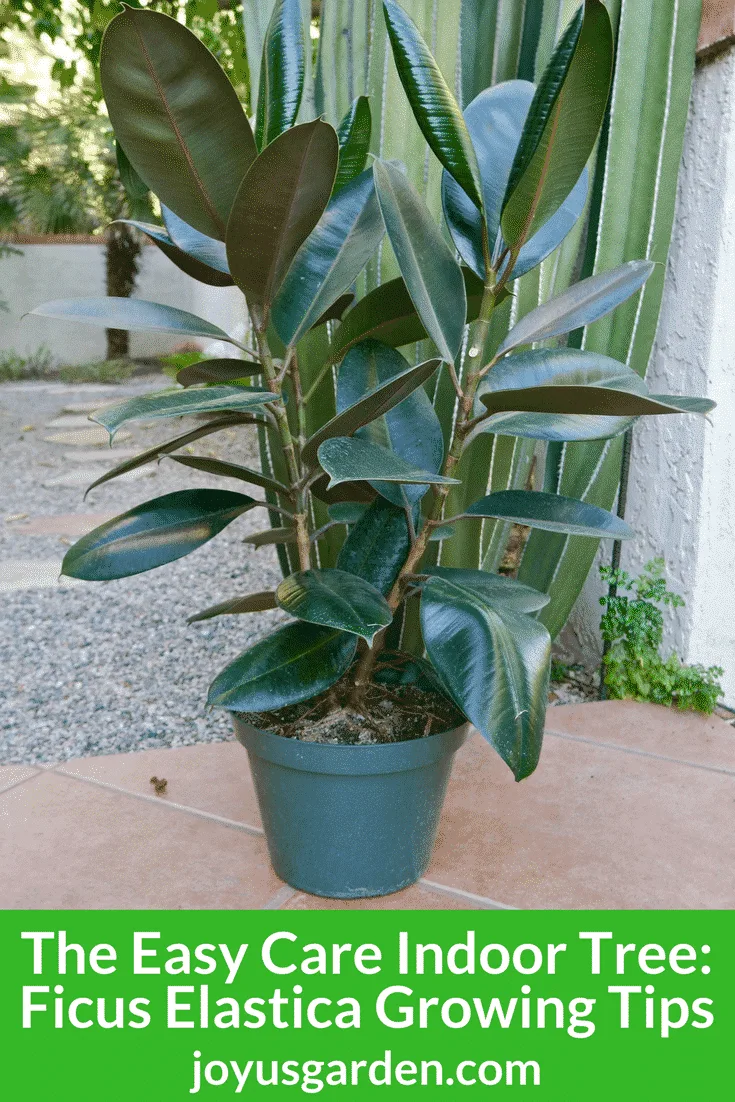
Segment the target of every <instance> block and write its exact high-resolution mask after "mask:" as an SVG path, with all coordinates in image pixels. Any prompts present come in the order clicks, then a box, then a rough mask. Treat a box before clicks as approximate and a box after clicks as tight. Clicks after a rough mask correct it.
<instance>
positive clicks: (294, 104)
mask: <svg viewBox="0 0 735 1102" xmlns="http://www.w3.org/2000/svg"><path fill="white" fill-rule="evenodd" d="M304 72H305V59H304V28H303V24H302V22H301V0H276V3H275V5H274V7H273V14H272V15H271V18H270V22H269V24H268V30H267V31H266V33H265V39H264V41H263V58H262V61H261V65H260V83H259V85H258V110H257V119H256V125H255V138H256V141H257V144H258V149H263V148H264V147H265V146H267V145H270V143H271V142H272V141H274V140H275V139H276V138H277V137H278V136H279V135H280V134H282V133H283V132H284V130H288V128H289V127H290V126H293V124H294V123H295V122H296V116H297V115H298V113H299V107H300V106H301V96H302V95H303V91H304Z"/></svg>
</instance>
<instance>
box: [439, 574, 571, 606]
mask: <svg viewBox="0 0 735 1102" xmlns="http://www.w3.org/2000/svg"><path fill="white" fill-rule="evenodd" d="M426 573H427V574H429V575H430V576H435V577H438V578H444V579H445V580H446V581H448V582H453V583H454V584H455V585H460V586H462V587H463V588H464V589H469V590H470V591H471V592H472V593H474V594H476V595H477V596H478V597H480V598H481V599H482V600H483V601H485V602H486V603H487V604H489V605H491V606H493V607H494V606H495V605H498V604H502V605H503V606H504V607H505V608H510V609H513V611H514V612H538V610H539V609H540V608H545V607H546V605H547V604H548V603H549V600H550V598H549V595H548V593H539V591H538V590H537V589H533V588H532V587H531V586H530V585H523V584H522V583H521V582H517V581H515V579H514V578H506V577H504V575H502V574H491V573H490V572H489V571H487V570H462V569H460V568H457V567H452V566H429V567H427V568H426Z"/></svg>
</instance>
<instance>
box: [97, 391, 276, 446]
mask: <svg viewBox="0 0 735 1102" xmlns="http://www.w3.org/2000/svg"><path fill="white" fill-rule="evenodd" d="M275 397H276V395H275V394H271V393H270V392H269V391H267V390H253V389H251V388H250V387H244V386H213V387H205V388H203V389H201V390H180V389H179V388H177V389H176V390H160V391H156V392H155V393H154V394H139V395H137V396H136V397H135V398H128V399H127V401H125V402H118V403H117V404H116V405H114V406H105V407H104V408H103V409H100V410H97V412H96V413H95V414H93V415H92V417H91V420H92V421H96V422H97V424H98V425H102V426H103V427H104V428H106V429H107V431H108V432H109V433H110V434H113V433H115V432H117V430H118V429H119V428H120V426H121V425H124V424H125V423H126V422H127V421H140V420H142V419H145V420H152V419H153V418H157V417H182V416H184V415H186V416H191V415H192V414H194V413H225V412H238V411H239V412H243V413H244V412H245V411H247V410H258V409H260V408H261V407H262V405H263V403H264V402H270V401H273V399H274V398H275Z"/></svg>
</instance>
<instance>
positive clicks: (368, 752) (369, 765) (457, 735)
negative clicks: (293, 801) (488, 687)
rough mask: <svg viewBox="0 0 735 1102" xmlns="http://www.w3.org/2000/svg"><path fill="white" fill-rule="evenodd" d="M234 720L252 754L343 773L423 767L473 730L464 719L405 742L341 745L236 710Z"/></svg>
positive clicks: (237, 734)
mask: <svg viewBox="0 0 735 1102" xmlns="http://www.w3.org/2000/svg"><path fill="white" fill-rule="evenodd" d="M232 721H233V725H234V728H235V737H236V738H237V740H238V742H240V743H241V744H242V745H243V746H244V747H245V749H246V750H247V751H248V753H249V754H254V755H255V756H256V757H259V758H264V759H265V760H266V761H269V762H271V763H273V764H274V765H281V766H283V767H285V768H287V769H295V770H299V771H303V772H307V773H331V774H335V775H342V776H345V775H356V774H380V773H400V772H403V771H404V770H409V769H421V768H424V767H426V766H428V765H431V764H432V763H433V762H436V761H438V760H439V759H440V758H443V757H446V756H447V755H448V754H454V753H455V752H456V751H457V750H459V748H460V746H461V745H462V743H463V742H464V741H465V740H466V739H467V737H468V735H469V733H470V730H471V724H470V723H469V722H465V723H463V724H460V726H459V727H454V728H453V729H452V730H449V731H439V732H437V733H436V734H434V735H426V736H425V737H422V738H417V739H407V740H405V741H403V742H390V743H385V742H383V743H371V744H368V745H352V746H349V745H347V746H345V745H343V746H339V745H334V744H333V743H325V742H302V741H301V740H300V739H297V738H285V737H284V736H283V735H277V734H275V733H274V732H273V731H263V730H261V729H259V728H258V727H253V726H252V725H251V724H249V723H248V722H247V721H246V720H245V719H243V718H242V717H241V716H239V715H238V714H237V713H233V715H232Z"/></svg>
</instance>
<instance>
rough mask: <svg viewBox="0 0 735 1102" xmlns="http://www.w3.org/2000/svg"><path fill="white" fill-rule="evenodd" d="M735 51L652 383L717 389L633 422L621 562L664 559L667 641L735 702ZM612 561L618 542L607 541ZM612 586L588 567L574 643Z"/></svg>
mask: <svg viewBox="0 0 735 1102" xmlns="http://www.w3.org/2000/svg"><path fill="white" fill-rule="evenodd" d="M734 333H735V50H730V51H728V52H726V53H724V54H720V55H719V56H718V57H717V58H715V59H713V60H711V61H709V62H706V63H704V64H701V65H700V66H699V67H698V68H697V71H696V74H695V78H694V88H693V95H692V104H691V109H690V116H689V122H688V127H687V134H686V139H685V145H684V159H683V165H682V172H681V178H680V183H679V197H678V204H677V213H676V222H675V227H674V236H673V240H672V247H671V252H670V256H669V263H668V272H667V283H666V290H665V294H664V301H663V308H662V313H661V321H660V325H659V332H658V338H657V342H656V346H655V350H654V354H653V357H652V360H651V364H650V368H649V374H648V377H647V378H648V383H649V385H650V387H651V389H652V390H653V391H654V392H658V393H664V394H666V393H668V394H693V395H705V394H706V395H708V396H709V397H711V398H713V399H714V400H715V401H716V402H717V403H718V406H717V409H716V410H715V411H714V413H713V414H712V415H711V416H710V417H709V418H707V419H706V420H705V419H704V418H701V417H694V416H684V417H679V416H676V417H658V418H656V417H651V418H648V419H645V418H644V419H642V420H641V421H640V422H639V423H638V425H637V426H636V428H635V432H634V442H633V454H632V465H631V478H630V483H629V489H628V504H627V509H626V520H628V522H629V523H630V524H631V526H632V527H633V528H634V530H635V531H636V533H637V534H638V535H637V539H635V540H633V541H629V542H627V543H625V544H624V545H623V556H622V565H623V567H624V568H625V569H628V570H632V571H634V572H638V571H639V570H640V568H641V567H642V566H643V565H644V564H645V563H646V562H647V561H648V560H649V559H651V558H653V557H655V556H657V555H663V556H664V557H665V559H666V565H667V577H668V580H669V583H670V586H671V588H672V589H674V590H675V591H677V592H679V593H681V594H682V596H683V597H684V599H685V600H686V607H685V608H680V609H676V610H670V611H668V612H667V617H666V619H667V628H666V635H665V647H666V648H667V650H668V648H672V647H673V648H676V650H677V651H678V652H679V654H680V655H681V656H682V658H683V659H684V660H685V661H687V662H699V663H702V664H703V665H706V666H710V665H720V666H723V667H724V668H725V678H724V682H723V684H724V688H725V692H726V696H725V701H726V703H728V704H729V705H731V706H733V705H735V569H733V566H734V565H735V338H734V337H733V334H734ZM602 554H603V558H604V561H606V562H609V558H610V550H609V548H606V549H603V553H602ZM601 592H602V587H601V585H600V582H599V579H598V578H597V576H596V570H593V572H592V573H591V574H590V578H589V579H588V582H587V585H586V587H585V590H584V592H583V594H582V596H581V597H580V600H579V602H578V604H577V607H576V609H575V612H574V614H573V617H572V620H571V622H570V625H569V626H568V629H567V631H566V633H565V642H566V643H567V645H568V646H569V648H570V649H571V650H572V651H576V652H577V653H579V651H580V649H582V650H583V651H584V652H585V654H586V657H587V659H588V660H589V657H590V647H593V648H594V647H595V646H599V635H598V633H597V625H598V623H599V616H600V611H601V610H600V606H599V603H598V601H597V599H596V598H597V597H598V596H599V594H600V593H601Z"/></svg>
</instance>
